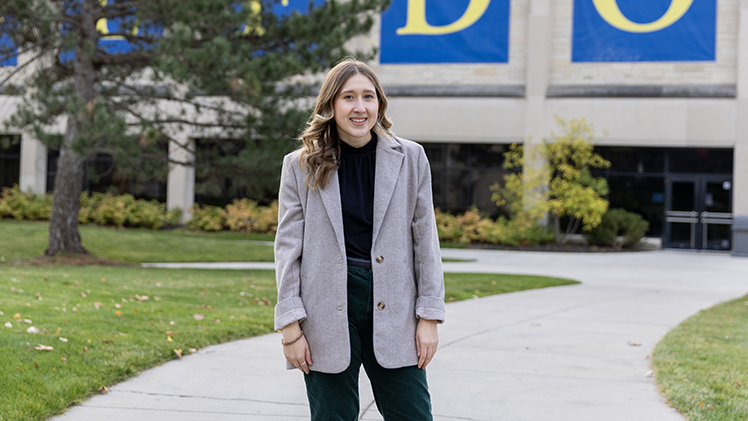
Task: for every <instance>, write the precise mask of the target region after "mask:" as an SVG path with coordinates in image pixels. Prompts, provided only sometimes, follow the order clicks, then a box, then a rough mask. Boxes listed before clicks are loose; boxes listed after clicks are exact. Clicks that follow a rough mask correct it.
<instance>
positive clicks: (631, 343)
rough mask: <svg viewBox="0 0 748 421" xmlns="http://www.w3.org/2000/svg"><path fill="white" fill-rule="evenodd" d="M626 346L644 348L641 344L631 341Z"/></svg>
mask: <svg viewBox="0 0 748 421" xmlns="http://www.w3.org/2000/svg"><path fill="white" fill-rule="evenodd" d="M626 345H628V346H642V344H641V343H639V342H631V341H628V342H626Z"/></svg>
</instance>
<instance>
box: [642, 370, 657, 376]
mask: <svg viewBox="0 0 748 421" xmlns="http://www.w3.org/2000/svg"><path fill="white" fill-rule="evenodd" d="M644 375H645V376H646V377H654V375H655V372H654V371H652V370H649V371H647V372H646V373H644Z"/></svg>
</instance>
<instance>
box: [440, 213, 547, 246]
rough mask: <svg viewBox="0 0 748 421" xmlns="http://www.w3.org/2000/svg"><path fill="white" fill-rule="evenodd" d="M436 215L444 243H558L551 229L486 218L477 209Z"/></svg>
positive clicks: (513, 244) (503, 219)
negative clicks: (461, 212)
mask: <svg viewBox="0 0 748 421" xmlns="http://www.w3.org/2000/svg"><path fill="white" fill-rule="evenodd" d="M435 214H436V228H437V232H438V234H439V239H440V240H441V241H444V242H452V243H461V244H470V243H473V244H502V245H507V246H526V245H538V244H546V243H552V242H553V241H554V240H555V237H554V235H553V233H552V232H551V231H550V230H549V229H548V228H547V227H542V226H538V225H534V226H529V227H528V226H525V225H522V224H519V223H517V221H515V220H507V219H506V218H504V217H500V218H499V219H498V220H496V221H494V220H492V219H490V218H485V217H482V216H481V215H480V213H479V212H478V211H477V210H476V209H470V210H468V211H466V212H465V213H463V214H462V215H457V216H455V215H451V214H448V213H444V212H441V211H440V210H439V209H436V211H435Z"/></svg>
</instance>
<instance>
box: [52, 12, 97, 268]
mask: <svg viewBox="0 0 748 421" xmlns="http://www.w3.org/2000/svg"><path fill="white" fill-rule="evenodd" d="M100 8H101V6H100V4H99V0H83V2H82V4H81V12H80V15H79V19H80V21H79V26H78V30H77V35H78V43H77V46H76V51H75V65H74V66H75V67H74V73H73V91H74V92H75V94H76V96H77V97H78V98H77V99H78V101H77V103H78V107H80V109H76V110H70V111H71V112H70V113H69V114H68V121H67V129H66V130H65V136H64V138H63V141H62V146H61V147H60V158H59V160H58V161H57V174H56V176H55V190H54V199H53V201H52V213H51V215H50V218H49V248H48V249H47V251H45V252H44V254H46V255H47V256H55V255H57V254H58V253H65V254H88V251H87V250H86V249H85V248H84V247H83V244H82V243H81V236H80V233H79V232H78V211H79V210H80V194H81V189H82V185H83V169H84V165H83V164H84V162H85V159H86V157H85V156H79V155H78V154H77V153H76V152H75V151H74V150H73V144H74V143H76V142H77V141H76V138H78V137H79V136H81V135H84V134H85V133H87V131H86V130H85V128H86V127H87V126H88V125H89V124H90V121H91V119H92V116H93V109H94V96H95V93H94V83H95V81H96V69H95V68H94V65H93V61H92V58H91V54H92V51H93V50H95V48H93V47H94V46H95V45H96V43H97V42H98V38H99V34H98V32H97V31H96V21H97V20H98V19H99V14H100V13H99V12H100Z"/></svg>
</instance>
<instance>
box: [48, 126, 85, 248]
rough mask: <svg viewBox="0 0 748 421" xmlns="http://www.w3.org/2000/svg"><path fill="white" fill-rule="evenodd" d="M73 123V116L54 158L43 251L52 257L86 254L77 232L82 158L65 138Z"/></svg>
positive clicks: (69, 133) (68, 136)
mask: <svg viewBox="0 0 748 421" xmlns="http://www.w3.org/2000/svg"><path fill="white" fill-rule="evenodd" d="M70 120H72V121H70ZM74 126H75V119H74V118H69V119H68V130H67V132H66V133H65V142H64V143H63V146H62V148H60V158H59V160H58V161H57V174H56V175H55V191H54V198H53V200H52V214H51V215H50V218H49V248H48V249H47V251H45V252H44V254H46V255H47V256H55V255H57V254H58V253H64V254H88V251H87V250H86V249H85V248H84V247H83V244H82V243H81V236H80V233H79V232H78V211H79V210H80V196H81V189H82V184H83V168H84V166H83V164H84V160H83V159H81V158H80V157H78V156H76V154H75V152H73V151H72V150H71V149H69V147H66V145H65V144H68V143H69V141H68V139H69V138H72V137H73V136H74V135H75V134H74V131H75V128H74ZM71 132H73V133H71Z"/></svg>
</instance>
